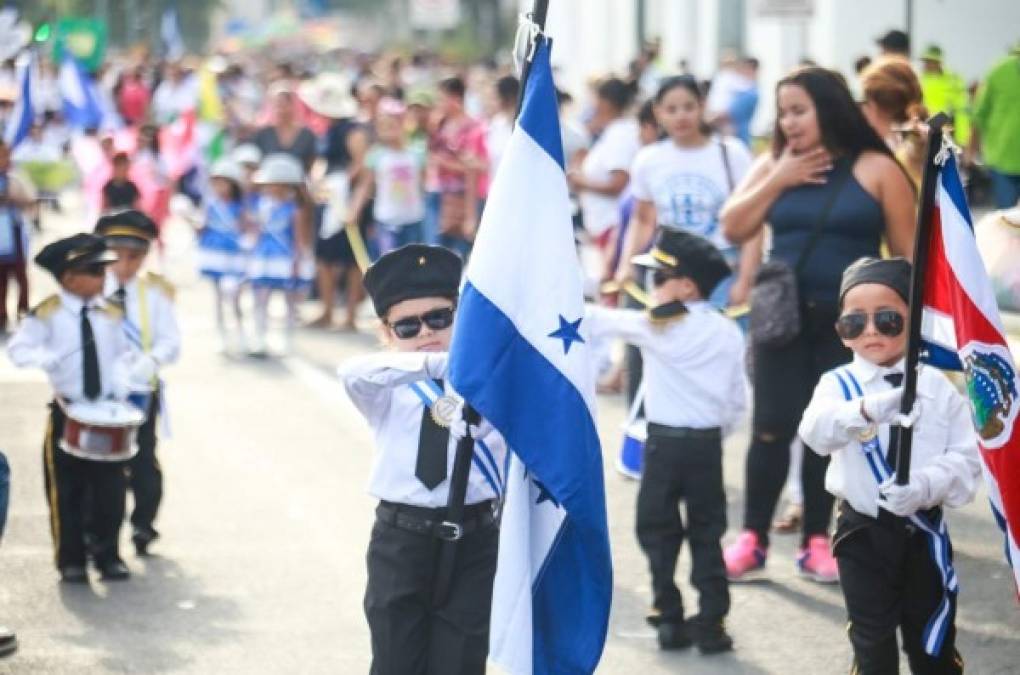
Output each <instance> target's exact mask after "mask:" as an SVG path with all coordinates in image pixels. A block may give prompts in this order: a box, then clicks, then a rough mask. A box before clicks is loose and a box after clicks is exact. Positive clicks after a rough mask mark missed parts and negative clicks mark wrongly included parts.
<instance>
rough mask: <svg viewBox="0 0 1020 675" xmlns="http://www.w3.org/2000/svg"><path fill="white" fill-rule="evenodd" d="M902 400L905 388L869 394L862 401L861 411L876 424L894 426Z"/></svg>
mask: <svg viewBox="0 0 1020 675" xmlns="http://www.w3.org/2000/svg"><path fill="white" fill-rule="evenodd" d="M902 400H903V387H896V388H895V389H890V390H889V391H883V392H881V393H878V394H868V395H867V396H865V397H864V398H863V399H862V400H861V410H862V411H863V412H864V414H865V417H867V418H868V419H870V420H871V421H872V422H874V423H875V424H894V423H895V422H896V416H897V415H898V414H899V412H900V402H901V401H902Z"/></svg>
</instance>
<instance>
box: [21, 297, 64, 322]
mask: <svg viewBox="0 0 1020 675" xmlns="http://www.w3.org/2000/svg"><path fill="white" fill-rule="evenodd" d="M58 309H60V296H59V295H57V294H56V293H54V294H53V295H51V296H50V297H48V298H46V299H45V300H43V301H42V302H40V303H39V304H38V305H36V306H35V307H33V308H32V311H30V312H29V313H28V315H29V316H34V317H36V318H38V319H42V320H43V321H45V320H46V319H49V318H50V317H51V316H53V313H54V312H56V311H57V310H58Z"/></svg>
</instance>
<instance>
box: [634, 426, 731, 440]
mask: <svg viewBox="0 0 1020 675" xmlns="http://www.w3.org/2000/svg"><path fill="white" fill-rule="evenodd" d="M648 435H649V436H662V437H663V438H678V439H681V440H694V441H717V440H722V429H720V428H719V427H710V428H708V429H694V428H691V427H667V426H666V425H665V424H656V423H655V422H649V423H648Z"/></svg>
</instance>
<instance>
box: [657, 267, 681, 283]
mask: <svg viewBox="0 0 1020 675" xmlns="http://www.w3.org/2000/svg"><path fill="white" fill-rule="evenodd" d="M679 278H680V275H679V274H674V273H672V272H667V271H665V270H653V271H652V285H653V286H661V285H663V284H664V283H666V282H667V281H669V280H670V279H679Z"/></svg>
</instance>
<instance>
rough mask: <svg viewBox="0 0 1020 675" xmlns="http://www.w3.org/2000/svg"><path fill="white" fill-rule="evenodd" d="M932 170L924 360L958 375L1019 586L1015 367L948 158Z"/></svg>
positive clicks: (1019, 405)
mask: <svg viewBox="0 0 1020 675" xmlns="http://www.w3.org/2000/svg"><path fill="white" fill-rule="evenodd" d="M946 154H947V155H948V159H947V160H946V161H945V163H944V164H943V165H942V167H941V169H940V170H939V176H938V183H937V190H936V204H935V210H934V215H933V217H932V225H931V235H930V237H929V239H928V266H927V269H926V271H925V277H924V280H925V289H924V316H923V319H922V325H921V336H922V340H923V341H924V348H925V350H926V351H927V352H928V354H927V358H926V360H927V361H929V362H930V363H932V364H934V365H937V366H939V367H942V368H950V369H956V370H962V371H963V373H964V376H965V378H966V381H967V395H968V397H969V399H970V404H971V413H972V418H973V421H974V428H975V429H976V430H977V434H978V443H979V446H980V448H981V456H982V458H983V460H984V461H983V462H982V466H983V469H984V475H985V484H986V486H987V488H988V495H989V500H990V502H991V507H992V512H993V513H994V515H995V519H996V521H997V522H998V524H999V526H1000V527H1001V528H1002V530H1003V533H1004V534H1005V538H1006V559H1007V561H1009V563H1010V565H1011V566H1012V567H1013V574H1014V578H1015V580H1016V582H1017V586H1018V588H1020V548H1018V543H1020V429H1018V428H1017V427H1016V420H1017V414H1018V413H1020V396H1018V395H1017V372H1016V364H1015V362H1014V360H1013V357H1012V355H1011V354H1010V351H1009V346H1008V343H1007V342H1006V333H1005V330H1004V329H1003V326H1002V319H1001V318H1000V316H999V309H998V306H997V305H996V302H995V292H994V291H993V288H992V282H991V280H990V279H989V278H988V274H987V272H986V271H985V267H984V264H983V263H982V261H981V257H980V255H979V254H978V248H977V242H976V240H975V238H974V226H973V223H972V222H971V218H970V211H969V210H968V208H967V201H966V198H965V197H964V192H963V184H962V183H961V182H960V174H959V173H958V171H957V168H956V160H955V159H954V158H953V157H952V153H949V152H946Z"/></svg>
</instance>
